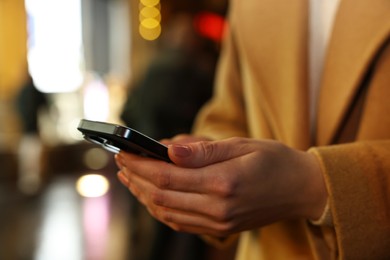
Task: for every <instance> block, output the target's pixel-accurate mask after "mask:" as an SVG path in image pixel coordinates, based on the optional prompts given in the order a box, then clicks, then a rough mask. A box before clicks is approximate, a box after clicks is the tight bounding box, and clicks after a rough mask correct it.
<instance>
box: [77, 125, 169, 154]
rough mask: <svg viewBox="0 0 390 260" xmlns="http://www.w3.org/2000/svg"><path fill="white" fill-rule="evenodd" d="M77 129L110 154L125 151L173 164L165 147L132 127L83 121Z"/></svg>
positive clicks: (88, 139)
mask: <svg viewBox="0 0 390 260" xmlns="http://www.w3.org/2000/svg"><path fill="white" fill-rule="evenodd" d="M77 129H78V130H79V131H80V132H81V133H82V134H83V136H84V139H85V140H87V141H90V142H92V143H94V144H98V145H101V146H102V147H103V148H105V149H106V150H108V151H110V152H113V153H119V151H120V150H123V151H126V152H132V153H136V154H139V155H143V156H149V157H152V158H155V159H159V160H163V161H166V162H171V160H170V159H169V156H168V148H167V147H166V146H165V145H163V144H162V143H160V142H158V141H156V140H154V139H153V138H150V137H148V136H146V135H144V134H142V133H140V132H138V131H136V130H134V129H132V128H130V127H127V126H122V125H117V124H111V123H106V122H99V121H91V120H86V119H81V121H80V123H79V126H78V127H77Z"/></svg>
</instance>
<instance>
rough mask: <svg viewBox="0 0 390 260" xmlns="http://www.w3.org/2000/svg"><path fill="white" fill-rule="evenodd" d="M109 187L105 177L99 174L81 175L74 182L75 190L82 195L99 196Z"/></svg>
mask: <svg viewBox="0 0 390 260" xmlns="http://www.w3.org/2000/svg"><path fill="white" fill-rule="evenodd" d="M109 188H110V183H109V182H108V180H107V178H106V177H104V176H103V175H100V174H87V175H84V176H81V177H80V178H79V179H78V180H77V182H76V189H77V192H78V193H79V194H80V195H81V196H83V197H89V198H93V197H101V196H103V195H105V194H106V193H107V192H108V190H109Z"/></svg>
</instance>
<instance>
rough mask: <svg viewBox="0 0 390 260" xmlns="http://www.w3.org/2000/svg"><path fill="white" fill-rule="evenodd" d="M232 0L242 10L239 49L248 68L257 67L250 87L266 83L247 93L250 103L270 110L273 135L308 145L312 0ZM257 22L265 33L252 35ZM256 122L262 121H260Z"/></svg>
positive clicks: (253, 72)
mask: <svg viewBox="0 0 390 260" xmlns="http://www.w3.org/2000/svg"><path fill="white" fill-rule="evenodd" d="M233 3H234V4H236V5H238V8H237V9H236V10H238V12H241V14H240V15H239V16H237V17H240V19H239V20H237V27H239V30H240V35H239V38H240V39H241V41H242V42H244V43H245V48H242V49H241V50H240V51H241V52H243V53H244V55H243V56H244V57H246V58H247V61H248V62H249V64H250V65H249V66H247V67H248V68H249V69H252V70H253V71H251V72H250V73H249V75H250V77H247V78H251V80H254V81H253V82H249V83H248V84H247V85H249V86H255V85H261V88H258V89H254V90H253V91H254V92H248V93H250V96H249V97H248V100H253V102H251V101H250V102H249V103H252V104H251V105H253V106H261V108H259V110H263V111H265V112H266V115H267V119H268V123H270V124H271V128H272V129H273V131H274V132H273V133H272V134H273V138H277V139H279V140H283V141H284V142H285V143H287V144H288V145H290V146H294V147H297V148H301V149H307V148H308V147H309V145H310V137H309V113H308V102H307V101H308V97H307V96H306V95H302V93H304V94H306V93H307V36H308V34H307V33H308V29H307V18H308V16H307V14H308V6H307V1H306V0H302V1H296V2H295V1H291V2H289V1H287V2H286V1H285V0H263V1H240V2H233ZM270 8H272V11H270ZM253 26H256V29H257V31H258V32H259V33H260V34H261V36H255V35H253ZM244 77H245V75H244ZM246 80H247V79H246ZM253 93H256V94H255V95H253ZM258 96H260V98H261V102H259V100H258V99H257V98H256V97H258ZM256 125H260V124H258V123H257V122H256V124H255V126H254V127H256ZM255 132H256V131H255Z"/></svg>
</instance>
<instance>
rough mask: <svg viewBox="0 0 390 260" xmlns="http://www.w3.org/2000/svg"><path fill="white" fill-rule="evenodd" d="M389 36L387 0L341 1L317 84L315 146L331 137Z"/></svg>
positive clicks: (388, 5)
mask: <svg viewBox="0 0 390 260" xmlns="http://www.w3.org/2000/svg"><path fill="white" fill-rule="evenodd" d="M389 36H390V0H371V1H369V2H367V0H341V3H340V7H339V10H338V13H337V15H336V18H335V22H334V30H333V33H332V36H331V39H330V42H329V48H328V54H327V60H326V63H325V66H324V74H323V79H322V84H321V93H320V98H319V107H318V122H317V129H318V132H317V133H318V135H317V143H318V144H319V145H324V144H329V143H331V142H332V141H333V139H334V138H335V135H336V134H337V131H338V129H339V128H340V125H341V123H342V121H343V119H344V116H345V114H346V112H347V111H348V108H349V106H350V105H352V101H353V99H354V95H355V93H356V91H357V90H358V89H359V86H360V84H361V82H362V80H363V77H364V76H365V74H366V72H367V70H368V68H369V67H370V64H371V62H372V59H373V58H374V57H375V55H376V53H377V51H378V49H379V48H380V47H381V46H382V44H383V43H384V41H385V40H386V39H388V38H389Z"/></svg>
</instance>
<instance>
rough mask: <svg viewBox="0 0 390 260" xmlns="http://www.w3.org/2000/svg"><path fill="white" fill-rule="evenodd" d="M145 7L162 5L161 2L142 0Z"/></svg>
mask: <svg viewBox="0 0 390 260" xmlns="http://www.w3.org/2000/svg"><path fill="white" fill-rule="evenodd" d="M141 3H142V4H143V5H144V6H156V5H158V4H159V3H160V0H141Z"/></svg>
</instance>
